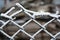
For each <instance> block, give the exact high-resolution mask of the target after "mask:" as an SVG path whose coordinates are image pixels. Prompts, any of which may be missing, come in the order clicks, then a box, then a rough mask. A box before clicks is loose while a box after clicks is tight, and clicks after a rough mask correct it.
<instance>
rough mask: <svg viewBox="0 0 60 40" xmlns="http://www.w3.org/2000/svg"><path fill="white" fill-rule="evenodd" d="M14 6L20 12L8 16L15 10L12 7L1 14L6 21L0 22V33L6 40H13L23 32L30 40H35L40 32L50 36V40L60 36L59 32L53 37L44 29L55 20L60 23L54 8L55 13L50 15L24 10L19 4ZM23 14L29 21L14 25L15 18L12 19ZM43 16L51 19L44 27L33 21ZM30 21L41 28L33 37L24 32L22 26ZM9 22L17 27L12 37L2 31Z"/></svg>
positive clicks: (59, 16) (57, 11)
mask: <svg viewBox="0 0 60 40" xmlns="http://www.w3.org/2000/svg"><path fill="white" fill-rule="evenodd" d="M16 6H17V7H19V8H20V10H18V11H16V12H15V13H13V14H11V15H8V14H9V12H11V11H13V10H14V9H15V7H12V8H11V9H10V10H8V11H7V12H6V13H1V17H5V18H7V19H8V20H7V21H6V22H4V21H3V20H0V22H2V23H3V25H2V26H1V27H0V32H1V33H3V34H4V35H5V36H7V37H8V38H10V40H14V37H15V36H16V35H17V34H18V33H19V32H23V33H24V34H26V35H27V36H29V37H30V40H35V36H37V34H39V33H40V32H41V31H44V32H46V33H47V34H48V35H50V36H51V39H50V40H56V38H57V36H58V35H60V32H58V33H57V34H55V35H53V34H52V33H50V32H49V31H48V30H47V29H46V26H47V25H48V24H49V23H51V22H53V21H54V20H57V21H58V22H60V20H59V18H60V15H58V14H59V9H58V8H57V7H56V9H57V10H56V13H55V14H51V13H49V12H44V11H41V12H34V11H31V10H27V9H25V8H24V7H23V6H22V5H21V4H19V3H16ZM22 11H23V12H24V13H25V14H27V15H28V16H29V17H30V19H29V20H28V21H27V22H25V23H24V24H23V25H22V26H21V25H19V24H18V23H16V22H15V21H14V20H15V19H16V17H14V16H15V15H17V14H19V13H21V12H22ZM30 13H33V15H31V14H30ZM38 15H39V16H44V15H48V16H50V17H53V18H52V19H51V20H50V21H48V22H47V23H45V24H44V25H41V24H40V23H39V22H38V21H36V20H35V17H36V16H38ZM31 21H34V22H35V23H36V24H37V25H39V27H41V28H40V29H39V30H38V31H37V32H36V33H34V34H33V35H30V34H29V33H27V32H26V31H25V30H24V26H26V25H27V24H28V23H30V22H31ZM9 22H12V23H13V24H14V25H16V26H17V27H19V30H18V31H17V32H16V33H14V34H13V35H12V36H9V35H8V34H7V33H6V32H4V31H3V28H4V27H5V25H7V24H8V23H9Z"/></svg>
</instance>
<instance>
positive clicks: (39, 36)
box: [35, 31, 51, 40]
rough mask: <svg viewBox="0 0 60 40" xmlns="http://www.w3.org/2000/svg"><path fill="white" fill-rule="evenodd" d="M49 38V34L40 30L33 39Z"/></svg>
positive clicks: (42, 39) (48, 39)
mask: <svg viewBox="0 0 60 40" xmlns="http://www.w3.org/2000/svg"><path fill="white" fill-rule="evenodd" d="M50 39H51V36H50V35H48V34H47V33H46V32H44V31H41V32H40V33H39V34H37V35H36V36H35V40H50Z"/></svg>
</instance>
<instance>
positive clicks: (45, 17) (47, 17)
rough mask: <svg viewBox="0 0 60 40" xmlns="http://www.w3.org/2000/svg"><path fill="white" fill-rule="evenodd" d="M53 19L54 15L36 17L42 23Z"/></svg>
mask: <svg viewBox="0 0 60 40" xmlns="http://www.w3.org/2000/svg"><path fill="white" fill-rule="evenodd" d="M51 19H52V17H49V16H37V18H36V20H37V21H38V22H39V23H40V24H42V25H44V24H45V23H47V22H49V21H50V20H51Z"/></svg>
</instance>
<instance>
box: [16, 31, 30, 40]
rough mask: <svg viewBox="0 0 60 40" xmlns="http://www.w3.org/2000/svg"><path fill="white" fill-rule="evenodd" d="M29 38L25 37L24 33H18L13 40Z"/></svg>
mask: <svg viewBox="0 0 60 40" xmlns="http://www.w3.org/2000/svg"><path fill="white" fill-rule="evenodd" d="M29 39H30V37H29V36H27V35H26V34H25V33H23V32H19V33H18V34H17V35H16V36H15V40H29Z"/></svg>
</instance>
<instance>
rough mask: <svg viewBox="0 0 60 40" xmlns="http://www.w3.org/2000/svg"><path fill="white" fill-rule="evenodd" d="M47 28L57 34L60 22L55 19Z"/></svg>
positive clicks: (59, 30)
mask: <svg viewBox="0 0 60 40" xmlns="http://www.w3.org/2000/svg"><path fill="white" fill-rule="evenodd" d="M46 29H47V30H48V31H49V32H50V33H52V34H53V35H55V34H56V33H58V32H60V23H59V22H58V21H57V20H54V21H53V22H51V23H49V24H48V25H47V26H46Z"/></svg>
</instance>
